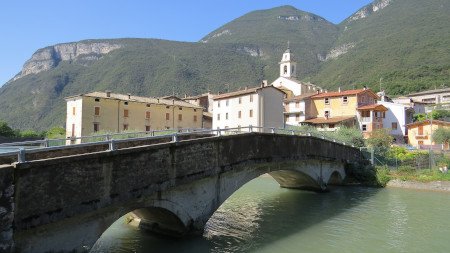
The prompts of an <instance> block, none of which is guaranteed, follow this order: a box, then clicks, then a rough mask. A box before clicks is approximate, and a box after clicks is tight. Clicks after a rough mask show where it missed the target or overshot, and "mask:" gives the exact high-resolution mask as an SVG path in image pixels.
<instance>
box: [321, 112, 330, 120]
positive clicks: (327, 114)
mask: <svg viewBox="0 0 450 253" xmlns="http://www.w3.org/2000/svg"><path fill="white" fill-rule="evenodd" d="M330 114H331V113H330V111H328V110H326V111H325V112H324V113H323V115H324V117H325V118H327V119H328V118H329V117H330Z"/></svg>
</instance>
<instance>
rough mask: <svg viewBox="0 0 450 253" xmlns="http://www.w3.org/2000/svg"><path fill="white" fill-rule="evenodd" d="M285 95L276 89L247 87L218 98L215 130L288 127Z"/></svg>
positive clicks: (215, 105) (214, 106)
mask: <svg viewBox="0 0 450 253" xmlns="http://www.w3.org/2000/svg"><path fill="white" fill-rule="evenodd" d="M284 96H285V93H284V92H282V91H281V90H279V89H277V88H275V87H273V86H264V85H261V87H256V88H246V89H244V90H240V91H235V92H230V93H225V94H220V95H216V96H214V102H213V129H217V128H221V129H224V128H239V127H247V126H250V125H251V126H256V127H275V128H282V127H283V126H284V119H283V99H284Z"/></svg>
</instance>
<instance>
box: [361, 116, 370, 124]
mask: <svg viewBox="0 0 450 253" xmlns="http://www.w3.org/2000/svg"><path fill="white" fill-rule="evenodd" d="M360 121H361V122H362V123H369V122H371V120H370V117H361V118H360Z"/></svg>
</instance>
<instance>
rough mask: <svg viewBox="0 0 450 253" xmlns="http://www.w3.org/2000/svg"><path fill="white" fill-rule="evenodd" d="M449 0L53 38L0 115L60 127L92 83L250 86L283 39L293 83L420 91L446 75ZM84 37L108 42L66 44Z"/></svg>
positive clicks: (262, 14)
mask: <svg viewBox="0 0 450 253" xmlns="http://www.w3.org/2000/svg"><path fill="white" fill-rule="evenodd" d="M449 5H450V4H449V3H447V2H446V0H430V1H427V2H423V1H421V0H408V1H407V0H379V1H375V2H373V3H372V4H369V5H367V6H365V7H363V8H361V9H360V10H359V11H357V12H355V13H354V14H353V15H352V16H355V17H357V16H358V17H359V16H364V17H363V18H357V19H355V18H353V19H351V17H352V16H350V17H349V18H347V19H346V20H344V21H342V22H341V23H340V24H333V23H331V22H329V21H327V20H325V19H324V18H322V17H320V16H317V15H315V14H312V13H308V12H304V11H301V10H297V9H296V8H295V7H292V6H280V7H276V8H272V9H268V10H259V11H253V12H250V13H248V14H246V15H243V16H241V17H239V18H237V19H235V20H233V21H231V22H229V23H227V24H225V25H223V26H221V27H219V28H217V29H215V30H214V31H212V32H211V33H209V34H207V35H205V36H204V37H203V38H202V39H201V40H200V41H199V42H178V41H169V40H160V39H139V38H123V39H99V40H95V39H94V40H82V41H78V42H68V43H61V44H56V45H53V46H49V47H46V48H47V49H46V48H43V49H39V50H37V51H36V53H39V52H43V51H45V50H47V51H48V50H49V49H48V48H52V47H53V48H55V47H58V46H60V45H71V46H68V48H65V49H64V50H59V51H58V50H56V51H58V52H60V53H61V52H63V54H59V55H56V56H55V55H54V54H53V56H52V53H51V50H50V51H49V52H50V53H47V54H46V55H45V56H46V57H47V58H45V57H44V58H42V59H39V57H37V58H36V61H35V62H33V61H32V59H33V57H34V56H35V55H34V54H33V56H32V57H31V58H30V60H28V61H27V62H26V64H24V68H25V71H23V73H28V74H27V75H23V76H21V74H22V73H19V75H18V76H16V78H15V80H14V78H13V79H11V80H10V81H9V82H7V83H6V84H5V85H4V86H2V87H0V108H2V110H0V119H4V120H6V121H8V123H10V125H12V126H13V127H15V128H21V129H26V128H31V127H32V128H36V129H40V130H41V129H46V128H49V127H50V126H54V125H63V124H64V114H65V110H64V108H65V104H64V100H63V98H64V97H65V96H69V95H73V94H79V93H84V92H89V91H94V90H97V91H101V90H106V89H109V90H114V91H115V92H119V93H133V94H136V95H141V96H162V95H167V94H172V93H176V94H178V95H180V96H183V95H184V94H188V95H194V94H199V93H204V92H206V91H208V90H209V91H211V92H219V91H220V92H224V91H226V90H228V89H229V90H233V89H238V88H239V87H242V86H252V85H257V84H258V83H260V82H261V81H262V80H263V79H267V80H275V79H276V78H277V77H278V74H279V67H278V61H279V60H280V57H281V55H282V53H283V52H284V51H285V49H286V47H287V41H290V47H291V50H292V51H293V53H294V55H295V56H296V57H297V62H298V63H297V64H298V66H297V68H298V73H299V74H300V75H299V78H300V79H301V80H302V81H311V82H313V83H315V84H316V85H319V86H321V87H324V88H327V89H337V87H341V88H344V89H345V88H353V87H355V86H358V87H359V86H361V87H362V86H363V85H366V86H369V87H371V88H376V89H378V87H379V86H380V84H381V85H382V86H383V88H384V89H386V91H387V92H388V93H390V94H405V93H406V92H412V91H419V90H423V89H426V88H430V87H433V86H435V85H440V83H441V82H444V83H445V81H447V83H448V80H449V79H450V64H448V63H449V62H450V58H449V57H450V56H449V55H450V54H449V53H448V52H446V51H447V49H448V45H450V29H449V28H448V26H446V24H448V23H450V19H449V17H448V16H449V15H445V13H447V12H446V11H447V10H449V12H450V8H449ZM375 7H376V8H375ZM381 7H382V8H381ZM374 9H376V11H374ZM358 13H359V14H358ZM447 21H448V22H447ZM218 34H220V35H218ZM214 35H215V36H214ZM205 41H207V42H206V43H204V42H205ZM88 42H89V43H93V44H95V43H100V44H101V43H107V44H108V45H105V44H101V45H103V47H102V46H97V47H92V48H91V47H89V46H88V47H82V48H84V49H83V50H84V51H83V50H81V51H78V48H77V46H76V45H78V44H86V43H88ZM110 44H111V45H114V46H113V47H109V45H110ZM74 48H77V49H76V50H74ZM101 48H105V51H102V50H101ZM40 50H41V51H40ZM77 52H78V53H77ZM79 52H84V53H82V54H79ZM102 52H103V53H102ZM63 59H64V60H63ZM40 60H42V61H41V62H40ZM46 60H50V61H49V62H46ZM51 60H54V61H51ZM31 63H32V64H31ZM446 63H447V65H446ZM27 64H28V65H27ZM30 64H31V65H30ZM33 64H35V65H33ZM30 66H31V67H30ZM28 67H30V68H28ZM27 69H28V71H27ZM34 70H38V71H39V72H38V73H32V72H33V71H34ZM19 76H20V77H19ZM17 77H19V78H17Z"/></svg>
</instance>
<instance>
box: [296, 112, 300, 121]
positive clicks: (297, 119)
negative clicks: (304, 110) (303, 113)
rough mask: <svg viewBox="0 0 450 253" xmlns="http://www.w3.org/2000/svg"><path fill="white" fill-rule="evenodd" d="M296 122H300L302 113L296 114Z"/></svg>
mask: <svg viewBox="0 0 450 253" xmlns="http://www.w3.org/2000/svg"><path fill="white" fill-rule="evenodd" d="M295 121H300V113H297V114H295Z"/></svg>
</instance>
